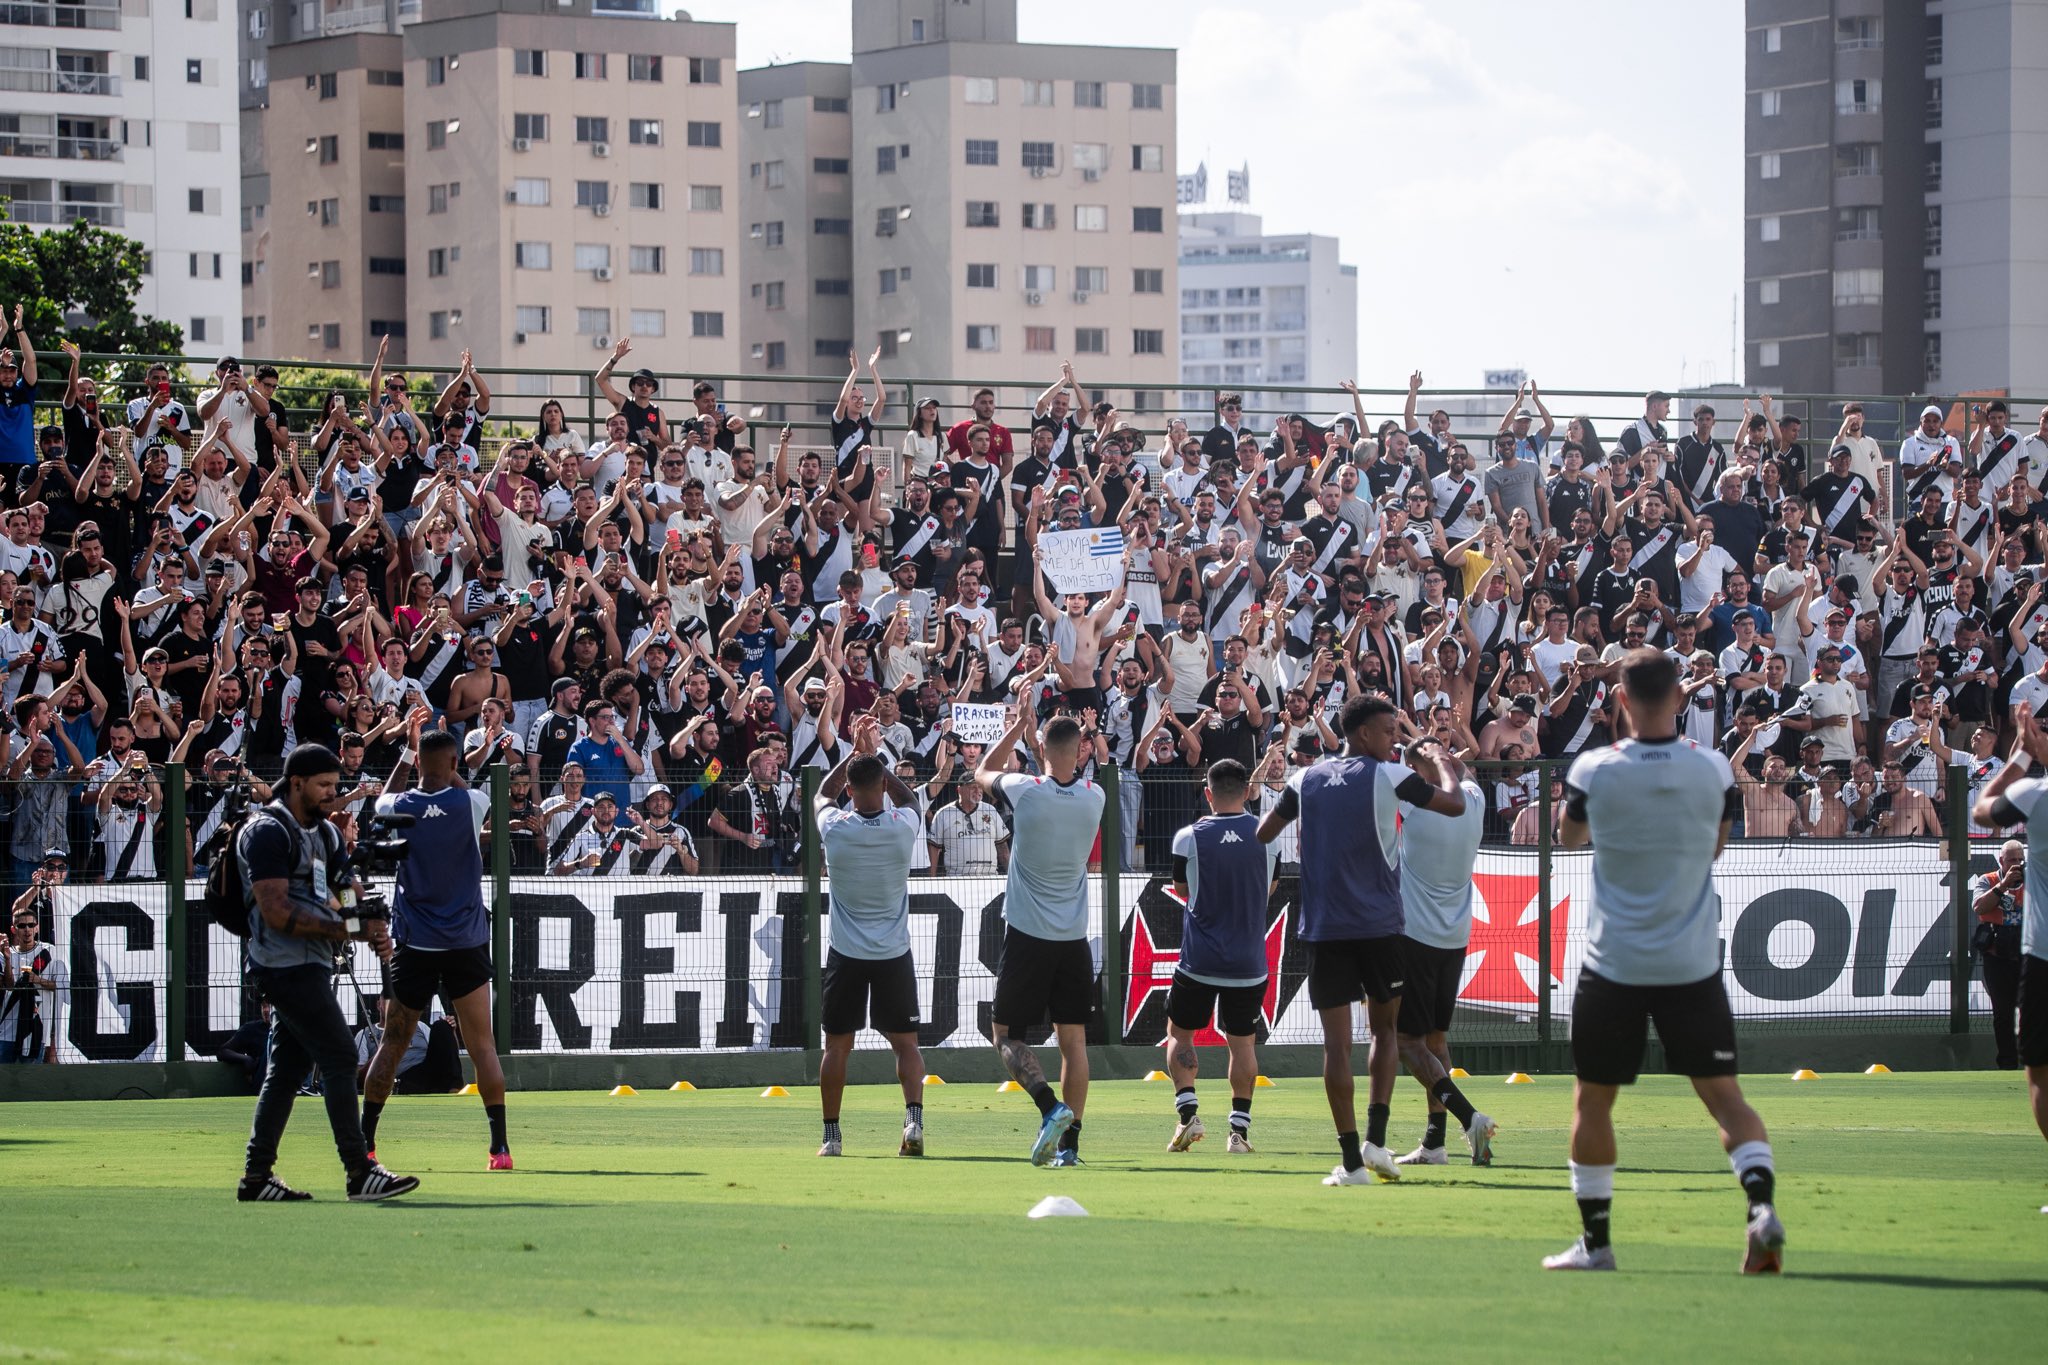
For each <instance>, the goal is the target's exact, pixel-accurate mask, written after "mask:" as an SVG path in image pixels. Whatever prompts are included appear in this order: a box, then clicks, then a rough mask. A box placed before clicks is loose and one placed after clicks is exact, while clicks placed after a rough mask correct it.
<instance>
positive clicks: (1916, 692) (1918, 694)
mask: <svg viewBox="0 0 2048 1365" xmlns="http://www.w3.org/2000/svg"><path fill="white" fill-rule="evenodd" d="M1923 698H1924V699H1926V700H1929V701H1932V700H1933V699H1934V689H1933V688H1931V687H1929V686H1928V685H1927V684H1926V683H1922V684H1920V685H1919V686H1918V687H1916V688H1914V689H1913V700H1914V701H1920V700H1922V699H1923Z"/></svg>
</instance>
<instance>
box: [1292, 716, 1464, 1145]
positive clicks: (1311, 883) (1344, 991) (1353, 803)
mask: <svg viewBox="0 0 2048 1365" xmlns="http://www.w3.org/2000/svg"><path fill="white" fill-rule="evenodd" d="M1341 723H1342V724H1343V727H1344V739H1345V744H1346V750H1345V752H1344V754H1343V755H1342V756H1340V757H1337V758H1330V759H1325V760H1323V761H1322V762H1321V763H1315V764H1311V765H1310V766H1308V767H1306V768H1296V769H1294V770H1293V771H1292V772H1290V773H1289V774H1288V775H1287V786H1286V788H1285V789H1284V790H1283V791H1282V792H1281V793H1280V799H1279V800H1278V801H1276V802H1274V804H1273V808H1272V809H1271V810H1270V811H1268V812H1267V813H1266V818H1265V819H1264V820H1262V821H1260V822H1259V841H1260V842H1261V843H1266V844H1270V843H1272V842H1273V841H1274V840H1275V839H1278V838H1279V837H1280V835H1281V834H1282V833H1283V832H1285V830H1286V829H1287V826H1289V825H1290V824H1292V823H1294V820H1295V818H1296V817H1297V816H1298V817H1300V819H1301V922H1300V936H1301V940H1302V942H1304V943H1306V944H1308V948H1309V969H1308V1000H1309V1004H1310V1005H1311V1006H1313V1007H1314V1009H1315V1011H1316V1013H1317V1014H1318V1015H1319V1016H1320V1017H1321V1018H1322V1021H1323V1093H1324V1094H1325V1095H1327V1096H1328V1097H1329V1101H1330V1117H1331V1118H1332V1119H1333V1120H1335V1122H1336V1125H1337V1145H1338V1147H1339V1148H1340V1149H1341V1151H1342V1152H1343V1156H1344V1162H1343V1164H1342V1165H1341V1166H1338V1167H1336V1168H1335V1169H1334V1170H1332V1171H1331V1172H1330V1174H1329V1175H1328V1176H1326V1177H1324V1179H1323V1183H1324V1184H1325V1185H1365V1184H1370V1183H1371V1182H1372V1180H1373V1179H1374V1178H1375V1177H1377V1178H1378V1179H1380V1180H1399V1179H1400V1178H1401V1171H1400V1168H1399V1167H1398V1166H1396V1165H1395V1164H1394V1157H1393V1154H1392V1153H1390V1152H1388V1151H1387V1146H1386V1144H1387V1107H1388V1105H1389V1104H1390V1103H1391V1102H1392V1101H1393V1098H1394V1082H1395V1080H1396V1079H1397V1078H1398V1077H1399V1076H1400V1071H1401V1059H1400V1055H1399V1053H1400V1050H1399V1047H1398V1045H1397V1044H1396V1042H1395V1032H1394V1025H1395V1021H1396V1020H1397V1019H1398V1018H1399V1016H1400V1012H1401V990H1402V987H1403V984H1404V982H1405V980H1406V972H1407V952H1406V948H1405V944H1406V942H1407V940H1406V939H1405V938H1404V937H1403V936H1402V932H1401V931H1402V926H1403V923H1404V919H1403V914H1402V909H1401V853H1400V847H1399V845H1398V844H1397V843H1396V842H1395V820H1396V816H1397V813H1398V803H1400V802H1403V801H1405V802H1407V803H1408V804H1409V805H1410V806H1418V807H1421V808H1423V809H1425V810H1432V811H1435V812H1436V813H1437V814H1439V815H1448V816H1454V817H1455V816H1460V815H1463V814H1464V813H1465V794H1464V792H1463V791H1461V790H1460V789H1459V787H1458V783H1457V781H1456V780H1455V779H1454V778H1452V776H1451V775H1450V773H1449V772H1447V771H1445V769H1444V768H1443V767H1442V766H1441V765H1440V764H1438V762H1437V761H1436V757H1435V755H1434V754H1432V753H1431V752H1430V750H1429V749H1427V748H1424V749H1421V750H1419V751H1417V752H1415V753H1413V754H1412V755H1411V762H1412V765H1413V766H1408V765H1404V764H1400V763H1396V762H1395V761H1394V745H1395V743H1396V741H1398V740H1399V738H1400V735H1401V723H1400V714H1399V712H1397V711H1396V710H1395V709H1394V704H1393V703H1392V702H1391V701H1388V700H1387V699H1386V698H1385V697H1384V696H1379V695H1368V696H1358V697H1353V698H1351V699H1350V700H1349V701H1347V702H1345V703H1344V710H1343V711H1342V713H1341ZM1361 998H1363V999H1364V1000H1365V1002H1366V1005H1365V1017H1366V1024H1367V1026H1368V1027H1369V1028H1370V1029H1371V1031H1372V1051H1371V1053H1370V1054H1369V1056H1368V1060H1367V1070H1368V1072H1369V1074H1370V1076H1371V1088H1370V1090H1369V1092H1368V1096H1367V1105H1366V1111H1365V1112H1366V1134H1365V1142H1364V1144H1363V1145H1362V1146H1361V1144H1360V1143H1359V1140H1358V1111H1357V1107H1356V1105H1355V1104H1354V1102H1353V1091H1354V1083H1353V1081H1352V1077H1351V1030H1352V1024H1351V1007H1352V1006H1353V1005H1355V1004H1356V1003H1358V1001H1359V1000H1360V999H1361Z"/></svg>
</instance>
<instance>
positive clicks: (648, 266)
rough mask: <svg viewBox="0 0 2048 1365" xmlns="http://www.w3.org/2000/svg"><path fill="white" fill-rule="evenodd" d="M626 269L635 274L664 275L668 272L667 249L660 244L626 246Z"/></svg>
mask: <svg viewBox="0 0 2048 1365" xmlns="http://www.w3.org/2000/svg"><path fill="white" fill-rule="evenodd" d="M626 269H628V270H630V271H631V272H633V273H634V274H635V275H665V274H667V273H668V249H667V248H666V247H660V246H629V247H627V248H626Z"/></svg>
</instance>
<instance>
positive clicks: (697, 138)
mask: <svg viewBox="0 0 2048 1365" xmlns="http://www.w3.org/2000/svg"><path fill="white" fill-rule="evenodd" d="M718 131H719V129H718V125H717V124H716V123H698V122H694V121H693V122H692V123H691V124H690V126H689V129H688V134H687V139H686V140H687V141H688V142H689V144H690V146H692V147H716V146H718V145H719V141H718Z"/></svg>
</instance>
